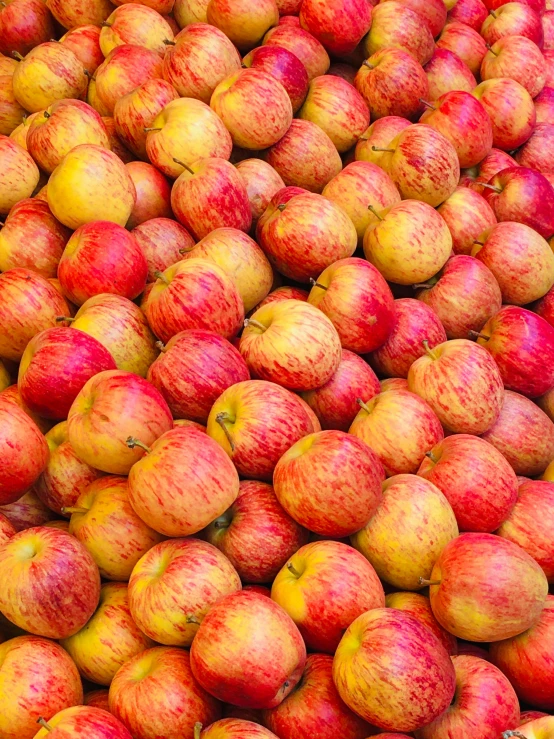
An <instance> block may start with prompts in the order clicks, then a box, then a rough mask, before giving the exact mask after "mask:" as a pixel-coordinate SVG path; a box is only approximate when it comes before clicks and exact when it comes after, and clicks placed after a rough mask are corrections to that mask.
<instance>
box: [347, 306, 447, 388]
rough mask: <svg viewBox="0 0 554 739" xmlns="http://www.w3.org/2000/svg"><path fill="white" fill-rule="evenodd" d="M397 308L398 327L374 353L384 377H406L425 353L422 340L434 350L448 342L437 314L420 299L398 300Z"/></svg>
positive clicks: (374, 363)
mask: <svg viewBox="0 0 554 739" xmlns="http://www.w3.org/2000/svg"><path fill="white" fill-rule="evenodd" d="M394 308H395V315H396V322H395V325H394V327H393V329H392V331H391V333H390V334H389V337H388V339H387V340H386V341H385V343H384V344H382V345H381V346H380V347H379V348H378V349H376V350H374V351H373V352H372V354H371V357H370V362H371V364H372V366H373V367H375V369H376V370H377V371H378V372H380V373H381V374H383V375H386V376H389V377H407V376H408V371H409V369H410V367H411V365H412V364H413V363H414V362H415V360H416V359H418V358H419V357H422V356H423V355H424V354H425V348H424V346H423V341H424V340H426V341H427V342H428V343H429V346H430V347H431V348H433V347H435V346H437V345H438V344H442V343H443V342H444V341H446V333H445V330H444V327H443V325H442V323H441V322H440V319H439V317H438V316H437V314H436V313H435V311H434V310H433V309H432V308H430V307H429V306H427V305H426V304H425V303H422V302H421V301H419V300H415V299H414V298H399V299H398V300H395V301H394ZM360 397H362V398H363V397H364V396H363V394H361V395H360Z"/></svg>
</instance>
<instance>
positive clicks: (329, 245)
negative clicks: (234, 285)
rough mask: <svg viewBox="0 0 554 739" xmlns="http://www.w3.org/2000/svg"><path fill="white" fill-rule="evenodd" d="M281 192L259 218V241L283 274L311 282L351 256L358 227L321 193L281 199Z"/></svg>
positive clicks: (297, 279)
mask: <svg viewBox="0 0 554 739" xmlns="http://www.w3.org/2000/svg"><path fill="white" fill-rule="evenodd" d="M279 195H280V193H279V192H278V193H277V194H276V195H275V196H274V198H273V199H272V201H271V203H270V205H269V206H268V208H267V210H266V212H265V213H264V215H263V216H262V218H260V220H259V221H258V226H257V237H258V242H259V244H260V246H261V247H262V249H263V250H264V252H265V254H266V256H268V258H269V259H270V261H271V263H272V264H273V265H274V267H275V268H276V269H278V270H279V272H281V273H282V274H284V275H286V276H287V277H290V278H291V279H293V280H296V281H298V282H308V281H309V280H310V279H315V278H317V277H318V276H319V275H320V273H321V272H322V271H323V270H325V269H326V268H327V267H329V265H331V264H332V263H334V262H336V261H337V260H340V259H344V258H346V257H350V256H351V255H352V254H353V253H354V251H355V249H356V244H357V241H358V237H357V234H356V228H355V226H354V224H353V223H352V221H351V220H350V218H349V216H348V215H347V213H346V212H345V211H343V210H342V208H341V207H340V206H339V205H337V204H335V203H334V202H333V201H331V200H329V199H328V198H327V197H323V196H321V195H318V194H317V193H301V194H298V195H294V196H293V197H292V198H291V199H290V200H288V201H287V202H282V201H281V202H279V200H278V199H279Z"/></svg>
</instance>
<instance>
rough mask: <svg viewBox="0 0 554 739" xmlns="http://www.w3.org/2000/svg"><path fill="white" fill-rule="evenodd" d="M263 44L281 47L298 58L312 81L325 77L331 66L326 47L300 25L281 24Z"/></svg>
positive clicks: (266, 37)
mask: <svg viewBox="0 0 554 739" xmlns="http://www.w3.org/2000/svg"><path fill="white" fill-rule="evenodd" d="M262 43H263V45H264V46H280V47H282V48H283V49H287V51H290V52H291V53H292V54H294V55H295V56H296V57H298V59H300V61H301V62H302V64H303V65H304V67H305V69H306V72H307V73H308V80H310V81H311V80H313V79H314V78H315V77H320V76H321V75H324V74H325V73H326V72H327V70H328V69H329V66H330V64H331V61H330V59H329V55H328V54H327V52H326V51H325V47H324V46H322V44H320V43H319V41H318V40H317V39H316V38H315V36H312V34H311V33H309V32H308V31H305V30H304V29H303V28H301V27H300V25H294V24H288V23H287V24H284V23H280V24H279V25H278V26H276V27H274V28H272V29H270V30H269V31H268V32H267V33H266V35H265V36H264V38H263V42H262Z"/></svg>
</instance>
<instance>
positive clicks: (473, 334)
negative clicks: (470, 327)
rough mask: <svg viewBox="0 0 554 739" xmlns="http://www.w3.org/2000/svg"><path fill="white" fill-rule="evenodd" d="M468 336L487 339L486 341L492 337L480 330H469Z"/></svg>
mask: <svg viewBox="0 0 554 739" xmlns="http://www.w3.org/2000/svg"><path fill="white" fill-rule="evenodd" d="M468 336H469V337H470V339H485V341H488V340H489V339H490V336H487V335H486V334H482V333H481V332H480V331H468Z"/></svg>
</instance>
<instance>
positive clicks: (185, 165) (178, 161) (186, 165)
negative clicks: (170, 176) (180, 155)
mask: <svg viewBox="0 0 554 739" xmlns="http://www.w3.org/2000/svg"><path fill="white" fill-rule="evenodd" d="M160 130H161V129H160ZM173 161H174V162H175V164H179V165H180V166H181V167H184V168H185V169H186V170H187V172H190V173H191V174H194V169H191V168H190V167H189V165H188V164H185V163H184V162H182V161H181V160H180V159H175V157H173Z"/></svg>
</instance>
